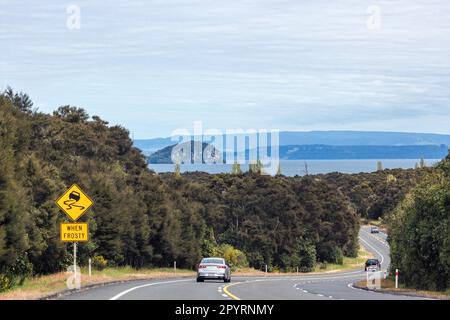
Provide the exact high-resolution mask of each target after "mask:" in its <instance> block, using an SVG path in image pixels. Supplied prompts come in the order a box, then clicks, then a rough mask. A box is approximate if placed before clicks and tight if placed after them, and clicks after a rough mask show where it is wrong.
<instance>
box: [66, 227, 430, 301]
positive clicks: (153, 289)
mask: <svg viewBox="0 0 450 320" xmlns="http://www.w3.org/2000/svg"><path fill="white" fill-rule="evenodd" d="M359 236H360V242H361V244H362V245H363V246H364V247H365V248H366V249H367V250H368V251H370V252H372V254H373V255H374V256H375V257H376V258H378V259H379V260H380V261H381V267H382V269H383V270H386V269H387V268H388V266H389V262H390V259H389V245H388V244H387V241H386V238H387V236H386V234H384V233H379V234H371V233H370V231H369V228H368V227H362V228H361V230H360V234H359ZM364 279H366V273H365V272H364V270H350V271H342V272H334V273H322V274H308V275H305V274H300V275H299V276H276V277H275V276H268V277H232V282H231V283H223V281H205V282H203V283H197V282H196V281H195V279H186V278H184V279H183V278H180V279H170V280H169V279H168V280H151V281H150V280H145V281H144V280H142V281H133V282H127V283H121V284H112V285H106V286H103V287H99V288H94V289H89V290H85V291H80V292H77V293H74V294H71V295H68V296H65V297H62V298H61V299H68V300H127V299H131V300H331V299H333V300H416V299H422V298H420V297H411V296H403V295H393V294H386V293H377V292H372V291H367V290H362V289H357V288H354V287H353V286H352V284H353V283H355V282H358V281H361V280H364Z"/></svg>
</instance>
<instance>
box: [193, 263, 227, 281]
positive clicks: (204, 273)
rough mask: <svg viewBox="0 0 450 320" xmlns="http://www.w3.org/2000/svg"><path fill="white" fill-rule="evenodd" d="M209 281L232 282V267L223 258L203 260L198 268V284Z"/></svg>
mask: <svg viewBox="0 0 450 320" xmlns="http://www.w3.org/2000/svg"><path fill="white" fill-rule="evenodd" d="M207 279H218V280H223V282H230V281H231V270H230V267H229V266H227V264H226V263H225V259H223V258H203V259H202V261H200V263H199V265H198V266H197V282H203V281H205V280H207Z"/></svg>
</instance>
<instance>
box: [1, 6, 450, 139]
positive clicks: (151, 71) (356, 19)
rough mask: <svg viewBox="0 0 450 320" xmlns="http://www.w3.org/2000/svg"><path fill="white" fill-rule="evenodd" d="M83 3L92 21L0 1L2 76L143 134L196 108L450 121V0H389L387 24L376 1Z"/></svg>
mask: <svg viewBox="0 0 450 320" xmlns="http://www.w3.org/2000/svg"><path fill="white" fill-rule="evenodd" d="M71 4H75V5H79V6H80V8H81V29H80V30H68V29H67V27H66V19H67V13H66V6H65V4H62V3H58V2H55V1H50V0H42V1H39V3H37V2H35V1H24V0H22V1H20V0H19V1H2V3H1V4H0V41H1V42H2V50H0V74H1V75H0V87H5V86H6V85H12V86H13V87H15V88H17V89H18V90H24V91H27V92H29V93H30V95H31V96H32V97H33V99H34V100H35V104H36V105H38V106H39V107H40V109H41V110H45V111H50V110H52V109H54V108H55V107H57V106H58V105H61V104H67V103H70V104H74V105H80V106H84V107H86V108H88V110H89V111H90V113H91V114H99V115H101V116H102V118H105V119H108V120H110V121H111V122H112V123H114V122H117V123H121V124H123V125H124V126H126V127H128V128H129V129H130V130H131V131H134V132H135V136H136V137H142V138H145V137H150V136H164V135H167V134H169V133H170V132H171V131H172V130H173V129H175V128H176V127H179V126H184V125H185V124H186V121H194V120H202V121H203V122H204V123H205V124H206V125H208V123H210V124H211V125H210V126H220V127H222V128H223V127H224V126H225V127H229V128H234V127H246V126H249V127H259V128H270V127H274V126H276V127H278V128H279V129H282V130H283V129H288V128H290V129H292V128H298V129H301V128H314V129H323V130H327V129H332V127H333V128H334V127H339V128H342V129H355V128H359V129H361V128H362V127H364V126H367V127H368V128H369V127H370V129H371V130H375V129H376V128H377V126H378V127H379V128H380V129H382V128H386V127H387V126H391V127H395V125H394V124H395V123H398V124H399V126H401V127H403V128H404V129H405V130H407V131H414V130H416V129H418V128H423V129H427V128H428V130H427V131H429V130H436V131H439V132H443V131H445V132H448V133H450V128H449V127H448V125H444V123H443V122H442V121H438V120H439V119H446V116H447V115H448V114H450V98H449V97H448V88H449V87H450V60H449V59H448V57H449V56H450V20H449V19H448V16H449V13H450V3H449V2H448V1H446V0H430V1H427V2H421V3H416V2H414V3H412V2H411V1H406V0H398V1H390V0H380V1H377V2H376V5H378V6H379V8H380V13H381V16H380V18H381V20H380V21H381V25H380V29H378V30H370V29H368V28H367V26H366V21H367V18H368V14H367V8H368V7H369V6H371V5H373V1H366V0H362V1H361V0H343V1H339V2H337V1H336V2H330V1H325V0H315V1H312V0H311V1H296V0H245V1H242V0H239V1H238V0H230V1H226V2H219V1H212V0H189V1H186V0H164V1H163V0H158V1H155V0H153V1H138V0H130V1H127V2H123V1H118V0H116V1H110V2H108V5H105V4H101V3H96V2H92V1H86V0H83V1H81V0H78V1H77V0H76V1H73V3H71ZM123 110H127V112H126V114H124V112H123ZM155 119H156V121H155ZM414 119H415V120H414ZM416 120H417V121H419V120H420V121H421V123H420V126H418V125H416V124H415V121H416ZM387 123H389V124H387Z"/></svg>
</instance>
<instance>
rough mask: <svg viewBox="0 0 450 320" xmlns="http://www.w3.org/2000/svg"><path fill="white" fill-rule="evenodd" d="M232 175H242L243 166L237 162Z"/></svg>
mask: <svg viewBox="0 0 450 320" xmlns="http://www.w3.org/2000/svg"><path fill="white" fill-rule="evenodd" d="M231 174H242V170H241V165H240V164H239V163H238V162H237V161H235V162H234V163H233V166H232V167H231Z"/></svg>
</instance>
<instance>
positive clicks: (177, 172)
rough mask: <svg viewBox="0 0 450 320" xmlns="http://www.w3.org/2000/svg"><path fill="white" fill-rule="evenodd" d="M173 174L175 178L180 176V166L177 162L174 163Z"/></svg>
mask: <svg viewBox="0 0 450 320" xmlns="http://www.w3.org/2000/svg"><path fill="white" fill-rule="evenodd" d="M174 174H175V177H179V176H180V175H181V166H180V164H179V163H178V162H177V163H175V170H174Z"/></svg>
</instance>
